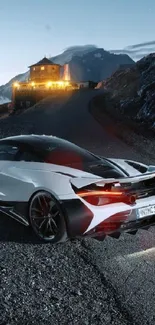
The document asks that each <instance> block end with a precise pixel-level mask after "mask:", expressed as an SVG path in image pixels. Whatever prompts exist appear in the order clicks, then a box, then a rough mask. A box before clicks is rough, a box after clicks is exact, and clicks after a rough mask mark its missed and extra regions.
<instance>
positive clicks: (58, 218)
mask: <svg viewBox="0 0 155 325" xmlns="http://www.w3.org/2000/svg"><path fill="white" fill-rule="evenodd" d="M29 220H30V224H31V226H32V228H33V230H34V232H35V233H36V235H37V236H38V237H39V238H40V239H42V240H44V241H46V242H51V243H53V244H54V243H59V242H61V241H64V240H65V239H66V237H67V235H66V225H65V219H64V215H63V212H62V209H61V206H60V204H59V202H58V201H57V200H56V199H55V198H54V197H53V195H52V194H50V193H49V192H46V191H39V192H37V193H35V194H34V195H33V197H32V198H31V200H30V204H29Z"/></svg>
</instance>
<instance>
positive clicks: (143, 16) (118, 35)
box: [0, 0, 155, 85]
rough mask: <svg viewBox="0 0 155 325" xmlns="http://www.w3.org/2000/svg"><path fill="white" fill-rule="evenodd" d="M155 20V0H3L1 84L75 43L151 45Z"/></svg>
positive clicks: (113, 47) (0, 15) (0, 3)
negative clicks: (149, 43) (45, 57)
mask: <svg viewBox="0 0 155 325" xmlns="http://www.w3.org/2000/svg"><path fill="white" fill-rule="evenodd" d="M154 20H155V0H128V1H127V0H95V1H93V0H3V1H0V31H1V37H0V62H1V67H0V85H2V84H5V83H6V82H8V81H9V80H10V79H11V78H12V77H14V76H15V75H17V74H19V73H23V72H25V71H27V67H28V66H29V65H31V64H33V63H36V62H37V61H39V60H40V59H42V58H43V57H44V56H45V55H46V56H47V57H51V56H55V55H57V54H60V53H61V52H62V51H63V50H64V49H66V48H68V47H70V46H74V45H86V44H94V45H96V46H98V47H100V48H104V49H105V50H118V52H119V51H121V50H122V49H124V48H126V47H128V46H131V49H132V50H133V48H132V45H136V44H141V43H144V45H145V43H147V42H152V41H154V40H155V23H154ZM153 46H154V47H155V41H154V43H153ZM151 47H152V46H151ZM129 53H130V52H129Z"/></svg>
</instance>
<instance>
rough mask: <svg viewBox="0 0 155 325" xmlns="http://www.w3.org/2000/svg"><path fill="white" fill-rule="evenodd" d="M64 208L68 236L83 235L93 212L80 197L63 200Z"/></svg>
mask: <svg viewBox="0 0 155 325" xmlns="http://www.w3.org/2000/svg"><path fill="white" fill-rule="evenodd" d="M62 208H63V211H64V214H65V218H66V225H67V232H68V236H69V237H70V238H73V237H76V236H82V235H83V234H84V232H85V231H86V230H87V228H88V227H89V225H90V223H91V221H92V219H93V213H92V212H91V211H90V210H89V209H88V208H87V207H86V206H85V205H84V204H83V203H82V202H81V201H80V200H78V199H74V200H64V201H62Z"/></svg>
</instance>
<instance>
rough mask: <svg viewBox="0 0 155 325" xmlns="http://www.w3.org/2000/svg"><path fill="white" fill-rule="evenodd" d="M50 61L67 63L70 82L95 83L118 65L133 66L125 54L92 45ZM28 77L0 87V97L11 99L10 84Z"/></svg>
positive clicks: (68, 52) (68, 51)
mask: <svg viewBox="0 0 155 325" xmlns="http://www.w3.org/2000/svg"><path fill="white" fill-rule="evenodd" d="M51 60H52V61H53V62H54V63H59V64H61V65H64V64H65V63H68V64H69V68H70V74H71V79H72V80H75V81H87V80H93V81H95V82H99V81H100V80H103V79H105V78H108V77H109V76H110V75H111V74H112V73H113V72H114V71H116V70H117V69H118V68H119V66H120V65H124V64H125V65H126V64H127V65H130V64H131V65H133V64H134V61H133V60H132V59H131V58H130V57H129V56H128V55H126V54H113V53H110V52H108V51H105V50H103V49H100V48H96V47H95V46H93V45H87V46H77V47H76V46H75V47H71V48H69V49H67V50H65V51H64V52H63V53H62V54H60V55H57V56H55V57H52V58H51ZM32 63H33V62H32ZM28 77H29V72H26V73H23V74H20V75H17V76H15V77H14V78H13V79H11V80H10V81H9V82H8V83H7V84H6V85H3V86H1V87H0V96H2V97H7V98H11V85H12V83H13V82H14V81H25V80H27V78H28Z"/></svg>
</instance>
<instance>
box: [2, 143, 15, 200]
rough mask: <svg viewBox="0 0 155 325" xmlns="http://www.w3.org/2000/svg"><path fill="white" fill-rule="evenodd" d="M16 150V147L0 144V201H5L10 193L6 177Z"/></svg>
mask: <svg viewBox="0 0 155 325" xmlns="http://www.w3.org/2000/svg"><path fill="white" fill-rule="evenodd" d="M18 150H19V148H18V146H16V145H13V144H7V143H2V144H0V201H6V200H7V195H8V191H9V192H10V193H11V192H12V186H11V178H10V177H9V176H8V174H7V170H8V169H9V167H11V166H12V165H13V164H14V161H15V157H16V155H17V153H18ZM6 189H7V191H6Z"/></svg>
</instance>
